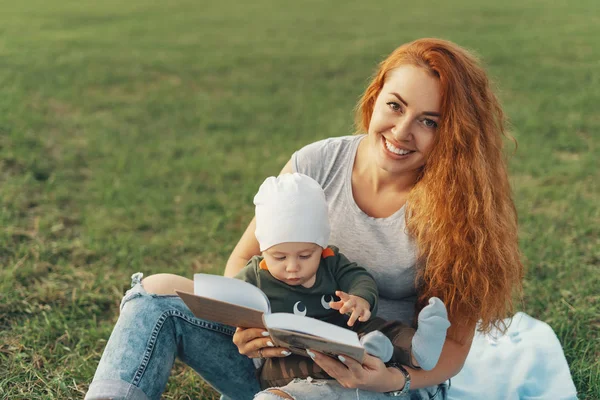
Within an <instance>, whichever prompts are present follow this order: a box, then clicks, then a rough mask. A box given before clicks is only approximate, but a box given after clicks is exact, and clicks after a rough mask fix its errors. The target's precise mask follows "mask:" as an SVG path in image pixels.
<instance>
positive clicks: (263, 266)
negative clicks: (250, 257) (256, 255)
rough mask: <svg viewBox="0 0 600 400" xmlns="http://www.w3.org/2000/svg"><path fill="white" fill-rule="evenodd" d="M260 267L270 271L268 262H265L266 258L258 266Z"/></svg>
mask: <svg viewBox="0 0 600 400" xmlns="http://www.w3.org/2000/svg"><path fill="white" fill-rule="evenodd" d="M258 266H259V267H260V269H264V270H265V271H268V270H269V267H267V262H266V261H265V260H264V258H263V260H262V261H261V262H260V264H258Z"/></svg>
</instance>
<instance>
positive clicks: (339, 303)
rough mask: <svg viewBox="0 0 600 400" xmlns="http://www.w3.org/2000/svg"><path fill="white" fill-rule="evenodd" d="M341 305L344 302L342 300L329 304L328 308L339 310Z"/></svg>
mask: <svg viewBox="0 0 600 400" xmlns="http://www.w3.org/2000/svg"><path fill="white" fill-rule="evenodd" d="M343 305H344V302H343V301H342V300H340V301H330V302H329V307H331V308H333V309H334V310H339V309H340V308H342V306H343Z"/></svg>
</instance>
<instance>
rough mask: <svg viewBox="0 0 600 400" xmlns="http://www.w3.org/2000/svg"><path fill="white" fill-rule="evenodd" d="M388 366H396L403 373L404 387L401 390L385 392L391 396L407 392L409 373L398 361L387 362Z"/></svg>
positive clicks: (408, 388)
mask: <svg viewBox="0 0 600 400" xmlns="http://www.w3.org/2000/svg"><path fill="white" fill-rule="evenodd" d="M386 365H387V366H388V367H392V368H396V369H397V370H398V371H400V372H402V375H404V387H403V388H402V389H401V390H395V391H393V392H386V393H385V394H386V395H388V396H391V397H398V396H403V395H405V394H407V393H408V391H409V390H410V374H409V373H408V371H407V370H406V368H404V367H403V366H402V365H400V364H398V363H394V362H392V363H388V364H386Z"/></svg>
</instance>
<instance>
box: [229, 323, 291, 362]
mask: <svg viewBox="0 0 600 400" xmlns="http://www.w3.org/2000/svg"><path fill="white" fill-rule="evenodd" d="M233 344H235V345H236V346H237V348H238V351H239V352H240V354H243V355H245V356H248V357H250V358H271V357H287V356H289V355H290V354H292V353H290V352H289V351H288V350H286V349H285V348H283V347H275V345H274V344H273V339H271V337H270V336H269V332H266V331H265V330H264V329H260V328H247V329H246V328H236V329H235V333H234V334H233Z"/></svg>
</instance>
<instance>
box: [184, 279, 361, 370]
mask: <svg viewBox="0 0 600 400" xmlns="http://www.w3.org/2000/svg"><path fill="white" fill-rule="evenodd" d="M176 292H177V294H178V295H179V297H181V299H182V300H183V302H184V303H185V304H186V305H187V306H188V307H189V309H190V310H191V311H192V313H193V314H194V315H195V316H196V317H198V318H202V319H205V320H208V321H215V322H219V323H222V324H225V325H231V326H239V327H242V328H264V329H266V330H267V331H268V332H269V334H270V335H271V338H272V339H273V343H274V344H275V345H276V346H278V347H285V348H287V349H289V350H290V351H291V352H293V353H296V354H300V355H303V356H308V355H307V354H306V351H305V350H306V349H314V350H317V351H320V352H322V353H325V354H329V355H332V356H337V355H339V354H344V355H347V356H349V357H351V358H353V359H355V360H357V361H360V362H362V361H363V358H364V356H365V349H364V348H363V347H362V345H361V344H360V341H359V340H358V335H357V334H356V332H353V331H351V330H350V329H346V328H342V327H339V326H336V325H333V324H330V323H327V322H324V321H320V320H318V319H314V318H310V317H303V316H300V315H295V314H290V313H271V305H270V304H269V299H268V298H267V296H266V295H265V294H264V293H263V291H262V290H260V289H259V288H257V287H256V286H254V285H252V284H250V283H247V282H244V281H241V280H239V279H234V278H226V277H224V276H219V275H210V274H194V293H193V294H192V293H187V292H182V291H176Z"/></svg>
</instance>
